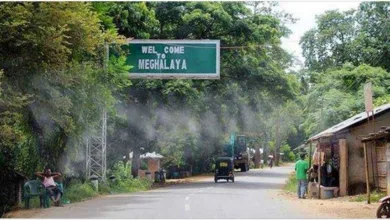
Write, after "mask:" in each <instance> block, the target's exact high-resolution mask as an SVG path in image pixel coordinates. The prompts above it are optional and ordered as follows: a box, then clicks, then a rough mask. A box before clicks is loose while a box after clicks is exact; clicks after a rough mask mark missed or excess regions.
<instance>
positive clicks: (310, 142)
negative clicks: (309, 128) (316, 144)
mask: <svg viewBox="0 0 390 220" xmlns="http://www.w3.org/2000/svg"><path fill="white" fill-rule="evenodd" d="M310 168H311V141H310V148H309V169H310Z"/></svg>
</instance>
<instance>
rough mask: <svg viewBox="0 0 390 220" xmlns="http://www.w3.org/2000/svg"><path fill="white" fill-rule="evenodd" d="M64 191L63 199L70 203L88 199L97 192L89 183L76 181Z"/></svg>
mask: <svg viewBox="0 0 390 220" xmlns="http://www.w3.org/2000/svg"><path fill="white" fill-rule="evenodd" d="M64 191H65V192H64V200H68V201H69V202H72V203H74V202H80V201H83V200H86V199H90V198H93V197H95V196H97V195H98V194H99V193H98V192H96V191H95V190H94V189H93V187H92V186H91V185H90V184H89V183H76V184H74V185H71V186H70V187H68V188H67V189H65V190H64Z"/></svg>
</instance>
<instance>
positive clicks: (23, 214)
mask: <svg viewBox="0 0 390 220" xmlns="http://www.w3.org/2000/svg"><path fill="white" fill-rule="evenodd" d="M41 211H42V209H39V208H36V209H19V210H15V211H12V212H8V213H5V214H4V216H3V218H31V216H34V215H36V214H38V213H40V212H41Z"/></svg>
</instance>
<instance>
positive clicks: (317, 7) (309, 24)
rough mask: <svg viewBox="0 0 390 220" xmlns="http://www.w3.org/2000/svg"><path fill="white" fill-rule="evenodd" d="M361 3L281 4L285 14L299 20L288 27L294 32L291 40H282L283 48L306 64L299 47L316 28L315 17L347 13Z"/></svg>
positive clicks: (317, 2) (296, 2)
mask: <svg viewBox="0 0 390 220" xmlns="http://www.w3.org/2000/svg"><path fill="white" fill-rule="evenodd" d="M359 3H360V1H344V2H336V1H328V2H324V1H312V2H307V1H306V2H303V1H289V2H287V1H284V2H279V6H280V8H281V9H282V10H284V11H285V12H288V13H291V14H293V16H294V17H295V18H298V19H299V20H298V21H297V22H296V23H295V24H290V25H289V26H288V27H289V28H290V30H291V31H292V34H291V35H290V37H289V38H287V39H286V38H283V39H282V47H283V48H284V49H286V50H287V51H289V52H290V53H293V54H294V55H295V56H296V57H298V59H299V60H300V61H301V62H302V63H304V58H303V57H302V50H301V47H300V46H299V40H300V38H301V37H302V36H303V34H304V33H305V32H306V31H308V30H310V29H311V28H313V27H315V25H316V24H315V16H316V15H320V14H323V13H324V12H325V11H328V10H334V9H339V10H340V11H346V10H349V9H357V8H358V6H359Z"/></svg>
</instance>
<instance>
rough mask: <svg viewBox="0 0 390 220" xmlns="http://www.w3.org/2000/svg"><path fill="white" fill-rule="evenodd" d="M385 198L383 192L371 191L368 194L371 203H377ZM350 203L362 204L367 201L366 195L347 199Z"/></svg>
mask: <svg viewBox="0 0 390 220" xmlns="http://www.w3.org/2000/svg"><path fill="white" fill-rule="evenodd" d="M385 196H386V193H384V192H377V191H372V192H371V194H370V201H371V202H379V200H380V199H381V198H383V197H385ZM349 201H350V202H364V201H367V194H359V195H356V196H351V197H350V199H349Z"/></svg>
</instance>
